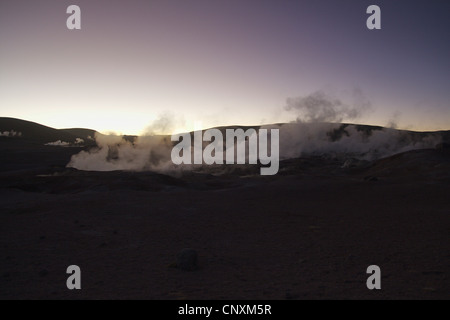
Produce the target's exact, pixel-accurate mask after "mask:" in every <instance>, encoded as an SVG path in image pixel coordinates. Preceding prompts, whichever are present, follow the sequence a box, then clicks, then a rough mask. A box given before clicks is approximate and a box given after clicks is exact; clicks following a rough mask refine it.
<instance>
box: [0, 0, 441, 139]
mask: <svg viewBox="0 0 450 320" xmlns="http://www.w3.org/2000/svg"><path fill="white" fill-rule="evenodd" d="M71 4H76V5H78V6H80V8H81V28H82V29H81V30H72V31H71V30H68V29H67V28H66V19H67V17H68V16H69V15H68V14H66V8H67V7H68V6H69V5H71ZM371 4H377V5H379V6H380V8H381V17H382V20H381V23H382V25H381V26H382V29H381V30H372V31H370V30H368V29H367V28H366V19H367V17H368V14H366V8H367V7H368V6H369V5H371ZM449 12H450V2H448V1H441V0H432V1H399V0H397V1H379V0H375V1H364V0H353V1H349V0H341V1H336V0H330V1H322V0H314V1H299V0H296V1H287V0H282V1H281V0H280V1H275V0H270V1H269V0H267V1H264V0H226V1H225V0H223V1H222V0H209V1H206V0H179V1H173V0H165V1H144V0H139V1H138V0H129V1H112V0H108V1H100V0H88V1H87V0H71V1H63V0H53V1H50V0H42V1H31V0H30V1H21V0H1V2H0V116H9V117H17V118H22V119H26V120H31V121H35V122H39V123H42V124H45V125H48V126H53V127H56V128H64V127H89V128H92V129H97V130H100V131H109V130H113V131H116V132H121V133H127V134H137V133H140V132H141V131H142V130H143V129H145V128H146V127H147V126H148V125H150V124H151V123H152V122H153V121H154V120H155V119H157V118H158V117H160V116H161V115H166V116H170V117H171V118H172V119H174V123H173V127H172V129H174V130H176V131H180V130H185V129H192V127H193V126H194V123H195V122H201V123H202V126H203V127H211V126H216V125H229V124H243V125H257V124H261V123H272V122H284V121H291V120H295V119H296V117H297V114H295V112H293V111H292V110H291V111H288V110H286V109H285V108H284V107H285V106H286V99H287V98H289V97H302V96H307V95H310V94H312V93H314V92H317V91H323V92H326V93H327V94H329V95H330V96H333V97H336V98H338V99H340V100H342V101H343V103H346V104H351V103H352V100H351V97H352V94H351V93H352V92H354V91H355V90H359V92H362V93H363V95H364V98H365V99H366V100H368V101H370V103H371V108H370V110H367V111H366V112H365V113H363V114H362V115H361V117H360V118H357V119H349V120H351V121H352V122H358V123H368V124H376V125H387V124H388V123H389V122H391V121H392V120H394V121H395V122H396V123H397V124H398V126H399V127H400V128H408V129H414V130H436V129H450V104H449V101H450V72H449V71H450V62H449V60H450V58H449V57H450V41H448V35H449V31H450V19H448V13H449ZM344 120H345V119H344Z"/></svg>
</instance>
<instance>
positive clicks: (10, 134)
mask: <svg viewBox="0 0 450 320" xmlns="http://www.w3.org/2000/svg"><path fill="white" fill-rule="evenodd" d="M21 136H22V132H16V131H14V130H11V131H4V132H0V137H21Z"/></svg>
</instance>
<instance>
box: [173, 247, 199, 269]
mask: <svg viewBox="0 0 450 320" xmlns="http://www.w3.org/2000/svg"><path fill="white" fill-rule="evenodd" d="M177 268H178V269H181V270H185V271H193V270H195V269H197V268H198V255H197V251H195V250H194V249H189V248H187V249H183V250H181V251H180V252H178V254H177Z"/></svg>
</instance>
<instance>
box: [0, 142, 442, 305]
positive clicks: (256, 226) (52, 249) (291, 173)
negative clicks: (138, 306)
mask: <svg viewBox="0 0 450 320" xmlns="http://www.w3.org/2000/svg"><path fill="white" fill-rule="evenodd" d="M3 146H4V148H5V145H3ZM49 148H51V149H49ZM17 150H19V149H17ZM17 150H16V151H14V150H13V149H11V147H9V149H8V153H2V154H6V155H7V156H5V157H4V158H3V159H2V163H1V164H2V171H1V172H0V199H1V203H2V210H1V213H0V283H1V285H0V298H1V299H10V298H14V299H29V298H32V299H53V298H56V299H59V298H64V299H70V298H77V299H78V298H88V299H112V298H117V299H131V298H138V299H328V298H337V299H341V298H350V299H359V298H364V299H366V298H367V299H380V298H390V299H400V298H406V299H449V298H450V290H449V288H450V278H449V273H448V272H449V270H450V241H449V240H450V239H449V233H450V215H449V213H450V201H449V198H448V190H449V186H450V170H449V169H450V158H449V156H448V154H445V153H442V152H439V151H436V150H431V149H430V150H419V151H411V152H407V153H404V154H400V155H396V156H393V157H390V158H387V159H382V160H379V161H376V162H374V163H368V164H364V165H360V166H356V165H355V166H349V167H348V168H342V166H341V165H342V164H341V163H337V162H335V161H333V160H327V159H323V158H320V157H310V158H301V159H294V160H289V161H284V162H282V163H281V165H280V172H279V174H278V175H277V176H273V177H261V176H258V175H250V174H251V173H252V172H254V171H255V170H253V171H252V169H251V168H249V169H248V173H249V175H245V174H243V173H245V170H246V169H245V168H244V169H242V168H240V169H241V171H239V172H238V171H237V170H236V172H234V173H233V172H231V173H230V174H228V175H223V176H213V175H210V174H206V173H185V174H184V175H182V176H179V177H170V176H166V175H161V174H155V173H151V172H147V173H133V172H120V171H116V172H83V171H77V170H75V169H66V168H64V166H65V164H66V163H67V162H68V160H69V159H70V156H71V154H74V153H76V152H78V151H79V150H76V148H74V149H68V148H55V147H53V148H52V147H42V150H40V151H39V152H37V151H36V150H34V149H33V150H32V149H27V150H28V151H27V152H24V151H23V148H22V149H20V150H21V151H20V153H18V151H17ZM49 150H51V152H50V151H49ZM49 154H51V156H48V157H45V156H43V155H49ZM8 157H9V158H8ZM15 157H17V159H16V158H15ZM20 157H26V160H27V163H31V162H32V163H34V164H35V165H34V166H33V167H29V166H28V167H24V166H23V165H20V163H19V164H17V165H11V163H17V160H18V159H19V158H20ZM33 157H34V158H33ZM21 168H22V169H21ZM183 248H193V249H195V250H196V251H197V252H198V259H199V269H198V270H195V271H183V270H180V269H177V268H174V262H175V259H176V255H177V253H178V252H179V251H181V250H182V249H183ZM72 264H75V265H78V266H80V268H81V272H82V290H80V291H69V290H68V289H67V288H66V279H67V277H68V275H67V274H66V273H65V272H66V268H67V267H68V266H69V265H72ZM372 264H375V265H378V266H380V268H381V272H382V290H379V291H370V290H368V289H367V288H366V279H367V277H368V275H367V274H366V268H367V267H368V266H369V265H372Z"/></svg>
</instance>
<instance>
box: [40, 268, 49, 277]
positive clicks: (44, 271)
mask: <svg viewBox="0 0 450 320" xmlns="http://www.w3.org/2000/svg"><path fill="white" fill-rule="evenodd" d="M39 275H40V276H41V277H45V276H46V275H48V271H47V270H45V269H42V270H41V271H39Z"/></svg>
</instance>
